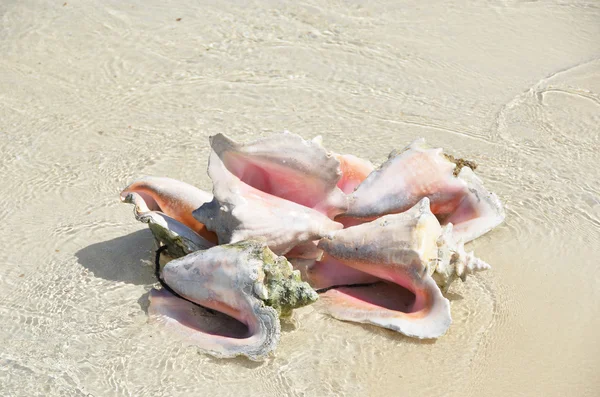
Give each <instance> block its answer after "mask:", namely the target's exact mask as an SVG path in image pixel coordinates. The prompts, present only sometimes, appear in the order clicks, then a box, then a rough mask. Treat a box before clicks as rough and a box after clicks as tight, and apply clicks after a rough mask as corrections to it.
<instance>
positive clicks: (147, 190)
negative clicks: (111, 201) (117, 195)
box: [121, 176, 216, 242]
mask: <svg viewBox="0 0 600 397" xmlns="http://www.w3.org/2000/svg"><path fill="white" fill-rule="evenodd" d="M131 193H137V194H139V195H140V196H141V197H142V199H143V200H144V202H145V203H146V205H147V206H148V208H149V209H150V210H151V211H160V212H162V213H164V214H165V215H167V216H169V217H171V218H173V219H175V220H176V221H178V222H181V223H183V224H184V225H186V226H187V227H189V228H190V229H192V230H193V231H194V232H196V233H198V234H199V235H201V236H202V237H204V238H205V239H207V240H209V241H212V242H216V236H215V235H214V234H213V233H211V232H209V231H208V230H206V227H205V226H204V224H202V223H201V222H198V220H196V219H195V218H194V217H193V216H192V211H194V210H195V209H196V208H198V207H200V206H201V205H202V204H204V203H206V202H209V201H210V200H211V199H212V195H211V194H210V193H207V192H205V191H203V190H200V189H198V188H196V187H194V186H192V185H190V184H187V183H185V182H181V181H178V180H176V179H171V178H165V177H156V176H146V177H143V178H139V179H137V180H135V181H134V182H133V183H131V184H130V185H129V186H127V187H126V188H125V189H123V191H122V192H121V200H122V201H124V200H125V199H126V198H127V196H128V195H129V194H131Z"/></svg>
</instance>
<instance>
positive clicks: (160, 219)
mask: <svg viewBox="0 0 600 397" xmlns="http://www.w3.org/2000/svg"><path fill="white" fill-rule="evenodd" d="M123 202H124V203H129V204H133V205H134V209H133V214H134V215H135V219H137V220H138V221H140V222H143V223H147V224H148V227H149V228H150V230H151V231H152V234H153V235H154V238H155V240H156V242H157V245H159V246H161V245H165V246H166V247H167V249H166V251H167V252H166V253H167V255H168V256H170V257H171V258H180V257H182V256H185V255H187V254H189V253H192V252H195V251H198V250H204V249H207V248H210V247H212V246H214V244H213V243H212V242H210V241H208V240H206V239H204V238H203V237H202V236H200V235H199V234H198V233H196V232H194V231H193V230H192V229H190V228H189V227H187V226H186V225H184V224H183V223H181V222H179V221H177V220H175V219H173V218H171V217H170V216H168V215H166V214H164V213H162V212H160V211H151V210H150V209H149V208H148V205H147V204H146V202H145V201H144V199H143V198H142V196H141V195H139V194H138V193H129V194H128V195H127V196H126V197H125V198H124V199H123Z"/></svg>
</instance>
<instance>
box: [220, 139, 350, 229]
mask: <svg viewBox="0 0 600 397" xmlns="http://www.w3.org/2000/svg"><path fill="white" fill-rule="evenodd" d="M210 145H211V147H212V149H213V150H214V151H215V153H216V154H217V155H218V156H219V158H220V159H221V161H222V162H223V164H224V165H225V167H226V168H227V169H228V170H229V171H230V172H231V173H232V174H233V175H235V176H237V177H238V178H239V179H240V180H241V181H242V182H244V183H246V184H247V185H250V186H252V187H254V188H256V189H258V190H260V191H262V192H265V193H268V194H271V195H273V196H277V197H280V198H283V199H286V200H289V201H293V202H295V203H298V204H301V205H303V206H305V207H308V208H313V209H315V210H317V211H319V212H321V213H323V214H326V215H327V216H328V217H330V218H333V217H334V216H336V215H338V214H340V213H343V212H345V211H346V209H347V208H348V203H347V199H346V196H345V195H344V194H343V192H342V191H341V190H340V189H339V188H338V187H337V183H338V181H339V180H340V176H341V171H340V162H339V161H338V160H337V159H336V158H335V156H334V155H333V154H332V153H330V152H327V151H326V150H325V148H323V146H321V145H320V144H319V143H318V142H316V141H314V140H313V141H306V140H304V139H302V138H301V137H300V136H298V135H296V134H292V133H289V132H284V133H282V134H277V135H272V136H270V137H267V138H263V139H260V140H257V141H254V142H250V143H238V142H235V141H234V140H232V139H230V138H228V137H227V136H225V135H223V134H217V135H215V136H212V137H210Z"/></svg>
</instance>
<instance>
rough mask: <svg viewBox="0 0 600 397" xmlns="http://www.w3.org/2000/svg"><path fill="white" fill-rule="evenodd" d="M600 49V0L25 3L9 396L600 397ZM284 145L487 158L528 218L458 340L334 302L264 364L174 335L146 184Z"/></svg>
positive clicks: (9, 219) (11, 239) (9, 124)
mask: <svg viewBox="0 0 600 397" xmlns="http://www.w3.org/2000/svg"><path fill="white" fill-rule="evenodd" d="M599 38H600V3H599V2H598V1H594V0H549V1H518V0H503V1H491V2H490V1H483V0H477V1H472V2H467V1H462V2H461V1H456V2H452V1H436V2H431V3H430V2H421V1H382V0H376V1H371V2H367V1H348V2H342V1H330V0H327V1H314V0H309V1H302V2H295V1H294V2H278V1H244V0H240V1H222V2H213V1H190V0H182V1H179V2H173V3H172V4H169V2H165V1H156V0H148V1H144V2H142V1H130V2H124V1H116V0H108V1H97V0H81V1H71V0H67V1H66V2H65V1H62V0H61V1H44V0H25V1H19V2H17V1H11V0H8V1H6V0H5V1H3V2H0V54H1V56H0V153H1V155H0V176H1V177H2V184H1V188H0V191H1V196H0V197H1V203H0V220H1V221H2V224H3V227H2V228H1V231H0V237H1V238H2V240H3V241H4V242H5V243H4V244H5V248H4V255H3V257H4V260H2V261H0V344H1V346H2V347H1V348H0V394H1V395H3V396H59V395H60V396H96V397H98V396H201V395H202V396H205V395H206V396H209V395H210V396H212V395H214V396H226V395H227V396H229V395H231V396H245V395H261V396H282V395H289V396H342V395H343V396H400V395H402V396H597V395H600V377H599V376H598V372H599V370H600V343H599V340H600V339H599V338H598V329H599V327H600V270H599V266H598V264H599V263H598V262H599V259H598V258H599V256H600V171H598V168H597V166H598V160H599V159H600V127H599V126H600V41H599ZM283 130H289V131H291V132H294V133H296V134H299V135H301V136H303V137H304V138H306V139H310V138H313V137H314V136H317V135H322V136H323V144H324V145H325V146H326V147H327V148H329V149H331V150H334V151H335V152H338V153H351V154H354V155H357V156H361V157H364V158H366V159H369V160H371V161H372V162H373V163H374V164H376V165H379V164H381V163H382V162H383V161H384V160H385V159H386V158H387V155H388V154H389V153H390V151H392V150H393V149H400V148H402V147H404V146H406V145H407V144H408V143H410V142H411V141H412V140H414V139H415V138H418V137H424V138H426V139H427V141H428V142H430V143H431V144H432V145H435V146H438V147H443V148H444V149H445V150H446V151H447V152H449V153H452V154H454V155H456V156H461V157H465V158H469V159H472V160H474V161H476V162H477V163H478V165H479V168H478V169H477V174H478V175H479V176H480V177H481V179H482V180H483V181H484V183H485V185H486V187H488V188H489V189H490V190H491V191H493V192H495V193H496V194H498V196H499V197H500V199H501V200H502V202H503V203H504V204H505V207H506V214H507V216H506V221H505V223H503V224H502V225H501V226H499V227H498V228H496V229H495V230H493V231H492V232H490V233H488V234H486V235H484V236H483V237H481V238H479V239H477V240H475V241H473V242H472V243H470V244H469V246H468V247H467V248H468V249H469V250H475V252H476V253H477V255H478V256H479V257H481V258H482V259H483V260H485V261H487V262H488V263H490V264H491V265H492V269H491V270H488V271H486V272H484V273H481V274H478V275H476V276H474V277H471V278H469V280H468V281H467V282H466V283H460V282H457V283H455V284H454V285H453V286H452V287H451V289H450V291H449V293H448V295H447V297H448V299H449V300H450V302H451V307H452V317H453V323H452V325H451V327H450V329H449V331H448V333H447V334H446V335H444V336H443V337H441V338H440V339H438V340H435V341H432V340H427V341H419V340H415V339H411V338H408V337H404V336H402V335H400V334H397V333H394V332H392V331H389V330H385V329H380V328H376V327H372V326H367V325H359V324H354V323H346V322H341V321H338V320H335V319H333V318H331V317H329V316H328V315H326V314H325V313H324V311H323V310H322V307H321V306H320V305H321V304H322V303H321V302H317V303H316V304H314V305H312V306H309V307H305V308H302V309H299V310H297V312H296V313H295V320H294V323H293V324H285V325H284V327H283V332H282V337H281V342H280V344H279V347H278V349H277V352H276V355H275V356H274V357H273V358H271V359H269V360H267V361H265V362H263V363H256V362H252V361H249V360H247V359H242V358H238V359H232V360H219V359H216V358H213V357H211V356H208V355H205V354H200V353H199V352H198V350H197V349H196V348H194V347H191V346H188V345H185V344H182V343H181V341H179V340H177V339H176V338H173V335H172V334H170V333H169V332H168V330H165V329H163V328H160V327H157V326H155V325H152V324H149V323H148V315H147V307H148V291H150V289H151V288H152V287H153V286H154V285H155V283H156V279H155V277H154V274H153V258H154V250H155V245H154V241H153V239H152V235H151V233H150V231H149V230H148V229H147V227H146V226H145V225H143V224H141V223H138V222H136V221H135V219H134V217H133V214H132V207H131V206H128V205H125V204H122V203H120V201H119V192H120V190H121V189H122V188H124V187H125V186H126V185H127V184H128V183H130V182H131V181H132V180H134V179H135V178H137V177H139V176H142V175H159V176H168V177H171V178H176V179H179V180H182V181H186V182H188V183H191V184H194V185H196V186H198V187H199V188H202V189H204V190H208V191H210V190H211V182H210V179H209V178H208V175H207V173H206V166H207V158H208V154H209V150H210V148H209V145H208V137H209V136H211V135H214V134H217V133H225V134H227V135H228V136H231V137H232V138H234V139H238V140H246V141H247V140H251V139H254V138H257V137H261V136H266V135H269V134H272V133H275V132H281V131H283Z"/></svg>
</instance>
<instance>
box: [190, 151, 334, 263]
mask: <svg viewBox="0 0 600 397" xmlns="http://www.w3.org/2000/svg"><path fill="white" fill-rule="evenodd" d="M208 175H209V176H210V178H211V179H212V181H213V195H214V197H213V200H212V201H211V202H209V203H206V204H204V205H202V206H201V207H200V208H198V209H197V210H195V211H194V212H193V215H194V217H196V219H197V220H198V221H199V222H201V223H203V224H205V225H206V227H207V228H208V229H209V230H212V231H214V232H215V233H216V234H217V236H218V238H219V243H220V244H224V243H225V244H227V243H235V242H238V241H243V240H248V239H259V238H260V239H264V240H266V242H267V244H268V245H269V248H270V249H271V250H273V252H275V253H276V254H277V255H283V254H285V253H287V252H288V251H289V250H291V249H292V248H293V247H295V246H298V245H299V244H302V243H305V242H309V241H312V240H318V239H320V238H321V237H323V236H325V235H327V234H328V233H329V232H331V231H334V230H338V229H341V228H342V227H343V225H342V224H340V223H337V222H334V221H332V220H331V219H329V218H328V217H327V216H325V215H323V214H321V213H320V212H317V211H316V210H314V209H312V208H309V207H306V206H303V205H300V204H296V203H294V202H292V201H289V200H285V199H282V198H280V197H277V196H273V195H271V194H268V193H265V192H263V191H261V190H258V189H256V188H254V187H252V186H250V185H248V184H246V183H244V182H242V181H241V180H240V179H239V178H238V177H237V176H235V175H233V174H232V173H231V172H230V171H229V170H228V169H227V168H226V167H225V165H224V164H223V162H222V161H221V159H220V157H219V156H218V155H217V153H216V152H214V151H213V152H212V153H211V155H210V159H209V165H208Z"/></svg>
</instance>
